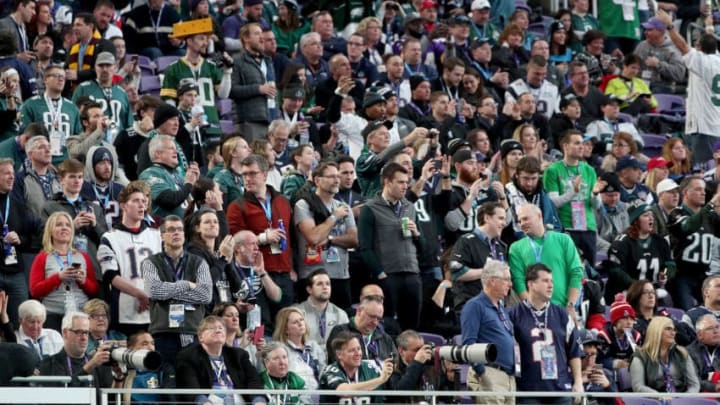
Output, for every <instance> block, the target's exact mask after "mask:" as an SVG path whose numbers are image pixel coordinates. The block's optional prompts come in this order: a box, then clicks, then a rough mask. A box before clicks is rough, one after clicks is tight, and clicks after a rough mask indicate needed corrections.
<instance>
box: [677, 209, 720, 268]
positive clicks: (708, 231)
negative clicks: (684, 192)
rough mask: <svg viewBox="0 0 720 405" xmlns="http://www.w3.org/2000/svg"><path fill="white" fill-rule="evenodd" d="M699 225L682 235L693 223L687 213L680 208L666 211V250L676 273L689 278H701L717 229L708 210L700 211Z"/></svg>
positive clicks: (707, 264)
mask: <svg viewBox="0 0 720 405" xmlns="http://www.w3.org/2000/svg"><path fill="white" fill-rule="evenodd" d="M700 214H701V215H702V218H701V220H702V222H701V224H700V227H699V228H697V229H694V232H683V229H682V228H683V227H687V224H689V223H691V222H694V219H695V218H692V217H693V215H695V214H693V212H691V211H690V210H689V209H688V208H686V207H685V206H684V205H681V206H680V207H677V208H675V209H673V210H672V211H670V216H669V218H668V229H669V231H670V246H671V248H672V253H673V258H674V259H675V264H676V265H677V268H678V272H679V273H682V274H693V275H698V276H699V277H702V278H704V277H705V273H706V272H707V271H708V269H709V267H710V258H711V256H712V255H711V253H712V248H713V238H714V230H715V229H716V227H717V226H718V225H720V224H719V223H718V217H717V214H715V213H714V212H712V209H710V208H709V207H708V206H705V207H703V208H701V210H700Z"/></svg>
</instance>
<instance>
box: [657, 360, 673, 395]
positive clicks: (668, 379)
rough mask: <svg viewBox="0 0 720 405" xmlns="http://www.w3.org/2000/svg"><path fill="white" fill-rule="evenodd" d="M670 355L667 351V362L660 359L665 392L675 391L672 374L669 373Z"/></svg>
mask: <svg viewBox="0 0 720 405" xmlns="http://www.w3.org/2000/svg"><path fill="white" fill-rule="evenodd" d="M670 357H671V354H670V352H668V362H667V363H664V362H663V361H662V360H660V364H661V365H662V372H663V378H664V379H665V392H675V383H674V382H673V377H672V374H671V373H670Z"/></svg>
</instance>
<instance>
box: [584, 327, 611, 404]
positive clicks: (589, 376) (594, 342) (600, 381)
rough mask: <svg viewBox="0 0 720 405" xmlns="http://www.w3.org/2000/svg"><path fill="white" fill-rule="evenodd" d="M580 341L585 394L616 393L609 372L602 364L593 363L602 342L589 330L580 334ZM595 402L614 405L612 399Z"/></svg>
mask: <svg viewBox="0 0 720 405" xmlns="http://www.w3.org/2000/svg"><path fill="white" fill-rule="evenodd" d="M581 339H582V347H583V355H582V360H581V364H582V379H583V384H585V392H617V390H618V389H617V385H616V384H615V381H614V379H613V378H611V376H610V374H609V371H607V370H605V369H603V367H602V364H597V363H596V362H595V361H596V359H597V355H598V352H599V351H600V350H601V347H602V343H603V342H602V341H601V340H600V339H599V338H598V337H596V336H595V335H594V334H593V333H592V332H590V331H589V330H584V331H583V332H582V335H581ZM595 401H597V403H598V404H603V405H604V404H612V403H615V399H614V398H598V399H595Z"/></svg>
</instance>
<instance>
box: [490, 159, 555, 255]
mask: <svg viewBox="0 0 720 405" xmlns="http://www.w3.org/2000/svg"><path fill="white" fill-rule="evenodd" d="M541 173H542V166H541V165H540V161H538V159H537V158H535V157H533V156H524V157H523V158H521V159H520V162H518V166H517V169H516V170H515V175H514V176H513V181H512V182H511V183H508V184H506V185H505V193H506V194H507V199H508V204H509V205H510V211H509V215H510V226H508V227H507V228H506V230H505V231H503V240H504V241H507V242H509V243H512V242H514V241H516V240H518V239H520V238H522V237H523V236H524V234H523V231H522V229H521V228H520V208H521V207H522V206H524V205H526V204H534V205H537V206H538V207H540V210H541V211H542V213H543V223H544V224H545V225H546V226H547V227H548V228H549V229H553V230H554V231H557V232H560V231H562V224H560V217H559V216H558V213H557V210H556V209H555V205H553V202H552V200H551V199H550V196H549V195H548V193H547V191H545V189H544V188H543V185H542V182H541V181H540V177H541Z"/></svg>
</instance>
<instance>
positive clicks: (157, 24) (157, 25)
mask: <svg viewBox="0 0 720 405" xmlns="http://www.w3.org/2000/svg"><path fill="white" fill-rule="evenodd" d="M164 9H165V3H163V4H162V6H160V11H158V18H157V21H155V19H154V18H153V16H152V9H149V11H148V12H149V13H150V24H152V27H153V32H155V40H156V41H157V43H158V45H159V44H160V37H159V36H158V29H159V28H160V21H161V20H162V13H163V10H164Z"/></svg>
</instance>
